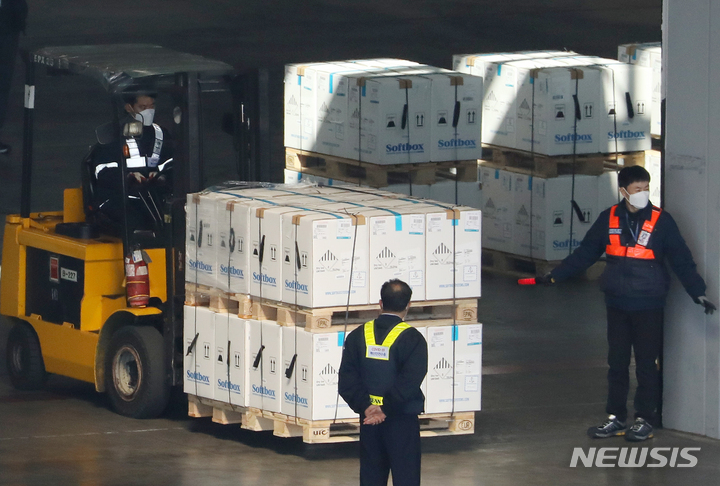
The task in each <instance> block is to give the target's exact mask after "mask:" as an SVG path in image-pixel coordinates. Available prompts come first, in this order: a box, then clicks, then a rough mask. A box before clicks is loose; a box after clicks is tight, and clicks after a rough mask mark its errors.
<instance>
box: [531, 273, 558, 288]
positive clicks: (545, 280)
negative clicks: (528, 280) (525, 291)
mask: <svg viewBox="0 0 720 486" xmlns="http://www.w3.org/2000/svg"><path fill="white" fill-rule="evenodd" d="M554 283H555V279H554V278H553V276H552V274H551V273H546V274H545V275H542V276H538V277H535V284H537V285H552V284H554Z"/></svg>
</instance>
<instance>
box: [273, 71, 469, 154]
mask: <svg viewBox="0 0 720 486" xmlns="http://www.w3.org/2000/svg"><path fill="white" fill-rule="evenodd" d="M482 96H483V80H482V78H481V77H476V76H470V75H467V74H462V73H458V72H454V71H449V70H446V69H440V68H435V67H432V66H427V65H422V64H418V63H414V62H411V61H403V60H400V59H366V60H356V61H343V62H334V63H329V62H328V63H310V64H290V65H287V66H286V67H285V146H286V147H288V148H292V149H298V150H304V151H309V152H315V153H320V154H326V155H331V156H336V157H340V158H344V159H351V160H360V161H363V162H368V163H372V164H378V165H387V164H391V165H395V164H406V163H421V162H441V161H452V160H472V159H477V158H479V157H480V150H481V147H480V127H481V114H482V105H481V103H482Z"/></svg>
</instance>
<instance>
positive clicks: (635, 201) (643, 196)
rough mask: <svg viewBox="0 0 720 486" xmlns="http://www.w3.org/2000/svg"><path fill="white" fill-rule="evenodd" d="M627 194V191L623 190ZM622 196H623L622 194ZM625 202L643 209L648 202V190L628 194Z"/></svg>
mask: <svg viewBox="0 0 720 486" xmlns="http://www.w3.org/2000/svg"><path fill="white" fill-rule="evenodd" d="M625 194H627V191H626V192H625ZM623 197H624V196H623ZM625 199H627V202H629V203H630V204H631V205H632V206H633V207H635V208H637V209H643V208H644V207H645V206H647V205H648V202H650V191H640V192H636V193H635V194H628V196H627V197H625Z"/></svg>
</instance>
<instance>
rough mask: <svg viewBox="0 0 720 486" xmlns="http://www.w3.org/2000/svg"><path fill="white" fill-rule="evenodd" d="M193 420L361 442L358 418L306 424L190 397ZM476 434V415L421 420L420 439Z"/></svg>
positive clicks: (309, 439)
mask: <svg viewBox="0 0 720 486" xmlns="http://www.w3.org/2000/svg"><path fill="white" fill-rule="evenodd" d="M188 415H189V416H190V417H194V418H199V417H212V421H213V422H215V423H218V424H223V425H231V424H240V426H241V427H242V428H243V429H247V430H253V431H256V432H261V431H272V432H273V434H274V435H275V436H277V437H285V438H290V437H302V439H303V442H306V443H308V444H332V443H337V442H353V441H357V440H359V438H360V423H359V419H358V418H351V419H338V420H306V419H301V418H297V417H292V416H289V415H285V414H282V413H275V412H269V411H267V410H260V409H258V408H250V407H239V406H237V405H231V404H228V403H223V402H219V401H217V400H210V399H207V398H202V397H198V396H194V395H188ZM474 433H475V412H458V413H454V414H451V413H438V414H426V415H421V416H420V436H421V437H439V436H446V435H468V434H474Z"/></svg>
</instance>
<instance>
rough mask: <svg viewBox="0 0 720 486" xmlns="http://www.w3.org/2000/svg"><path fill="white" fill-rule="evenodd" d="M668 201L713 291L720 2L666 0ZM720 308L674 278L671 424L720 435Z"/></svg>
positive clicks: (718, 227)
mask: <svg viewBox="0 0 720 486" xmlns="http://www.w3.org/2000/svg"><path fill="white" fill-rule="evenodd" d="M663 10H664V11H663V51H664V53H663V55H664V56H665V59H664V60H663V66H664V67H663V70H664V72H663V76H664V80H663V88H664V89H665V97H666V104H667V112H666V123H667V125H666V133H667V137H666V146H665V149H666V158H665V181H666V187H665V197H664V201H665V208H666V209H667V210H668V211H669V212H670V213H671V214H672V215H673V216H674V217H675V219H676V220H677V222H678V225H679V226H680V231H681V232H682V234H683V235H684V237H685V239H686V241H687V243H688V245H689V246H690V249H691V250H692V251H693V255H694V256H695V261H696V262H697V264H698V270H699V271H700V273H701V275H703V277H704V278H705V281H706V282H707V284H708V291H707V296H708V298H709V299H710V300H711V301H713V302H715V303H718V301H720V295H719V292H718V280H719V279H720V264H719V263H718V262H719V255H720V217H719V216H718V214H719V213H720V211H719V210H720V161H719V160H718V155H719V154H720V91H719V90H718V89H717V84H716V80H717V79H719V78H720V3H718V2H716V1H714V0H665V1H664V9H663ZM719 323H720V315H718V313H717V312H716V313H715V314H714V315H712V316H705V314H703V313H702V311H701V308H700V307H699V306H697V305H695V304H694V303H693V302H692V301H691V300H690V299H689V298H688V296H687V294H686V293H685V292H684V291H683V289H682V287H681V286H680V284H679V283H678V282H677V281H675V282H674V284H673V288H672V290H671V294H670V298H669V301H668V305H667V308H666V325H665V358H666V361H665V390H664V409H663V410H664V423H665V426H666V427H670V428H673V429H679V430H683V431H687V432H693V433H698V434H703V435H707V436H710V437H714V438H720V427H719V422H720V330H719V327H720V326H719Z"/></svg>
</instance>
